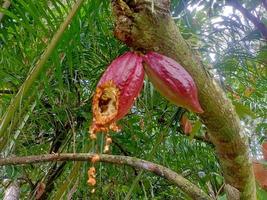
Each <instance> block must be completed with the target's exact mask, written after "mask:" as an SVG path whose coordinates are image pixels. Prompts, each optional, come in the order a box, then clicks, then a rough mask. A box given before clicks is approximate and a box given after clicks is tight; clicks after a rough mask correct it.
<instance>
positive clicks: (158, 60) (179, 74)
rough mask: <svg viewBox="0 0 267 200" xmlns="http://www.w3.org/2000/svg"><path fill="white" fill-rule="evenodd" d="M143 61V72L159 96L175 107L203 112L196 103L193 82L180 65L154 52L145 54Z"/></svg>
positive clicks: (196, 97) (195, 89)
mask: <svg viewBox="0 0 267 200" xmlns="http://www.w3.org/2000/svg"><path fill="white" fill-rule="evenodd" d="M144 61H145V63H146V64H145V65H144V68H145V72H146V74H147V76H148V78H149V79H150V81H151V82H152V83H153V85H154V87H155V88H156V89H157V90H158V91H159V92H160V93H161V95H163V96H165V97H166V99H167V100H169V101H170V102H172V103H173V104H175V105H177V106H181V107H184V108H186V109H188V110H190V111H193V112H196V113H202V112H204V111H203V110H202V108H201V106H200V104H199V101H198V94H197V87H196V85H195V82H194V80H193V78H192V77H191V76H190V74H189V73H188V72H187V71H186V70H185V69H184V68H183V67H182V66H181V65H180V64H178V63H177V62H176V61H175V60H173V59H171V58H169V57H167V56H164V55H161V54H158V53H155V52H149V53H147V54H146V55H145V56H144Z"/></svg>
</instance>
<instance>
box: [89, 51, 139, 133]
mask: <svg viewBox="0 0 267 200" xmlns="http://www.w3.org/2000/svg"><path fill="white" fill-rule="evenodd" d="M142 60H143V58H142V57H141V56H139V55H138V54H136V53H134V52H127V53H125V54H123V55H121V56H119V57H118V58H116V59H115V60H114V61H113V62H112V63H111V64H110V65H109V66H108V68H107V70H106V71H105V72H104V74H103V75H102V77H101V79H100V81H99V83H98V85H97V88H96V91H95V94H94V97H93V104H92V107H93V122H92V125H91V127H90V134H91V138H95V133H97V132H99V131H104V132H106V131H108V130H114V131H118V130H119V129H118V127H117V125H116V121H117V120H119V119H121V118H123V117H124V116H125V115H126V114H127V113H128V111H129V109H130V108H131V107H132V105H133V103H134V100H135V98H136V97H137V96H138V94H139V92H140V91H141V89H142V86H143V80H144V69H143V66H142Z"/></svg>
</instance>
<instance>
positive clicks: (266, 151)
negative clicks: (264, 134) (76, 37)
mask: <svg viewBox="0 0 267 200" xmlns="http://www.w3.org/2000/svg"><path fill="white" fill-rule="evenodd" d="M262 153H263V158H264V160H267V141H266V140H265V141H264V142H263V143H262Z"/></svg>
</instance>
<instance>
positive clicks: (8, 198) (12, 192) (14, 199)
mask: <svg viewBox="0 0 267 200" xmlns="http://www.w3.org/2000/svg"><path fill="white" fill-rule="evenodd" d="M19 193H20V188H19V184H18V182H12V183H10V185H9V186H8V187H7V189H6V191H5V195H4V200H19Z"/></svg>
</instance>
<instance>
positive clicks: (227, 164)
mask: <svg viewBox="0 0 267 200" xmlns="http://www.w3.org/2000/svg"><path fill="white" fill-rule="evenodd" d="M169 6H170V1H169V0H153V1H152V0H113V1H112V8H113V13H114V16H115V31H114V34H115V36H116V37H117V38H118V39H119V40H121V41H122V42H124V43H125V44H127V45H128V46H129V47H132V48H133V49H135V50H139V51H142V52H148V51H155V52H159V53H161V54H163V55H166V56H168V57H171V58H173V59H174V60H176V61H177V62H178V63H180V64H181V65H182V66H183V67H184V68H185V69H186V70H187V71H188V72H189V74H190V75H191V76H192V77H193V79H194V81H195V83H196V85H197V87H198V93H199V99H200V103H201V106H202V108H203V109H204V111H205V112H204V113H203V114H200V115H199V117H200V118H201V120H202V122H203V124H205V125H206V127H207V129H208V133H209V137H210V139H211V141H212V143H213V144H214V145H215V148H216V152H217V155H218V157H219V160H220V164H221V167H222V170H223V174H224V178H225V181H226V183H227V184H229V185H231V186H232V187H234V188H236V189H237V191H239V192H240V199H250V200H254V199H256V189H255V180H254V175H253V170H252V163H251V160H250V159H249V148H248V144H247V138H246V136H245V135H244V134H243V131H242V129H241V127H240V120H239V118H238V116H237V114H236V112H235V109H234V107H233V105H232V103H231V101H230V100H229V99H227V97H226V95H225V93H224V91H223V90H222V89H221V88H220V87H219V86H218V84H217V83H216V82H215V81H214V80H213V78H212V77H211V76H210V75H209V73H208V72H207V71H206V69H205V67H204V65H203V63H202V62H201V58H200V57H199V56H198V55H197V53H196V52H193V51H192V50H191V49H190V46H189V45H188V44H187V42H186V41H185V40H184V39H183V37H182V35H181V33H180V31H179V29H178V26H177V24H175V22H174V21H173V19H172V18H171V15H170V10H169Z"/></svg>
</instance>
